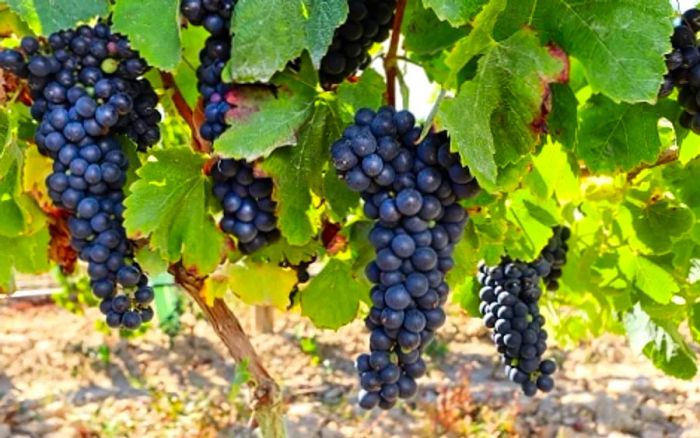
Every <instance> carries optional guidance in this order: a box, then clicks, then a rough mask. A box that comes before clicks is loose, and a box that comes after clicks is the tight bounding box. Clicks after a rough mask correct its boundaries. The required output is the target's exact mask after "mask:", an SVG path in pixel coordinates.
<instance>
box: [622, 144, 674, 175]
mask: <svg viewBox="0 0 700 438" xmlns="http://www.w3.org/2000/svg"><path fill="white" fill-rule="evenodd" d="M679 155H680V149H678V147H670V148H668V149H666V150H665V151H663V152H662V153H661V155H660V156H659V158H658V159H657V160H656V162H655V163H653V164H642V165H640V166H638V167H637V168H636V169H633V170H631V171H630V172H629V173H628V174H627V181H632V180H634V179H635V178H636V177H637V175H639V174H640V173H642V171H644V170H646V169H652V168H654V167H658V166H663V165H664V164H668V163H673V162H674V161H676V160H678V157H679Z"/></svg>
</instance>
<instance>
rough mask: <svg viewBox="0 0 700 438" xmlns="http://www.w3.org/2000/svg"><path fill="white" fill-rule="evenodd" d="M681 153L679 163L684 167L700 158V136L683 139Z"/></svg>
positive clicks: (689, 136)
mask: <svg viewBox="0 0 700 438" xmlns="http://www.w3.org/2000/svg"><path fill="white" fill-rule="evenodd" d="M680 145H681V152H680V154H678V161H680V163H681V164H682V165H684V166H685V165H686V164H688V163H690V162H691V161H692V160H693V159H695V158H696V157H698V156H700V136H699V135H692V134H691V135H688V136H686V137H685V138H684V139H683V142H682V143H681V144H680Z"/></svg>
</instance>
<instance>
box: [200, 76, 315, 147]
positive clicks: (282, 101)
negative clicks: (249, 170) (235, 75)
mask: <svg viewBox="0 0 700 438" xmlns="http://www.w3.org/2000/svg"><path fill="white" fill-rule="evenodd" d="M277 84H278V85H279V88H278V89H277V92H276V94H275V95H273V94H272V92H271V91H270V90H269V89H268V88H266V87H261V86H245V85H244V86H236V87H234V88H233V90H232V91H231V93H230V95H231V96H232V97H233V102H234V105H235V108H234V109H233V110H231V112H230V114H229V115H228V119H229V120H228V121H229V122H230V125H231V126H229V127H228V129H227V130H226V132H224V134H223V135H222V136H221V137H219V139H218V140H217V141H216V143H215V144H214V147H215V149H216V151H217V152H218V153H220V154H223V155H225V156H227V157H233V158H237V159H246V160H255V159H257V158H260V157H265V156H267V155H269V154H270V153H271V152H272V151H274V150H275V149H276V148H278V147H281V146H288V145H294V144H296V133H297V132H298V130H299V129H300V128H301V126H302V125H303V124H304V123H305V122H306V121H307V119H308V118H309V116H310V115H311V114H312V113H313V102H314V96H315V92H316V91H315V89H314V88H313V87H312V86H310V85H308V84H305V83H303V82H302V81H301V79H300V78H299V77H297V76H293V75H291V74H288V73H282V74H280V75H278V76H277Z"/></svg>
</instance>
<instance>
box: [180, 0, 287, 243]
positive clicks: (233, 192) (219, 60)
mask: <svg viewBox="0 0 700 438" xmlns="http://www.w3.org/2000/svg"><path fill="white" fill-rule="evenodd" d="M235 3H236V2H235V1H234V0H183V1H182V3H181V7H180V9H181V11H182V15H184V16H185V18H187V20H188V21H189V22H190V24H192V25H195V26H203V27H204V28H205V29H206V30H207V32H209V33H210V36H209V37H208V38H207V40H206V43H205V46H204V48H202V50H201V51H200V52H199V60H200V62H201V64H200V66H199V68H197V80H198V82H197V87H198V89H199V92H200V94H201V95H202V98H203V99H204V115H205V121H204V123H203V124H202V126H201V127H200V130H199V132H200V135H201V136H202V138H204V139H205V140H208V141H214V140H216V139H217V138H218V137H219V136H221V134H223V133H224V131H225V130H226V127H227V124H226V118H227V115H228V114H229V113H230V111H231V110H232V109H233V108H234V104H235V95H234V92H233V87H232V85H231V84H226V83H224V81H223V79H222V77H221V73H222V71H223V69H224V66H225V65H226V63H227V62H228V60H229V59H230V58H231V31H230V28H231V16H232V14H233V11H234V7H235ZM212 178H213V179H214V195H215V196H216V197H217V199H218V200H219V201H220V202H221V206H222V208H223V210H224V216H223V217H222V219H221V221H220V223H219V225H220V227H221V229H222V231H224V232H225V233H228V234H232V235H233V236H235V237H236V239H237V241H238V247H239V249H240V250H241V251H242V252H244V253H252V252H255V251H257V250H259V249H260V248H262V247H264V246H265V245H267V244H269V243H271V242H274V241H275V240H277V239H278V238H279V236H280V232H279V230H278V229H277V219H276V217H275V214H274V213H275V209H276V207H277V205H276V203H275V202H274V201H273V200H272V188H273V185H272V179H271V178H267V177H260V176H257V175H255V172H254V169H253V166H252V165H251V164H250V163H247V162H245V161H244V160H233V159H221V160H219V161H218V162H217V163H216V165H215V166H214V167H213V169H212Z"/></svg>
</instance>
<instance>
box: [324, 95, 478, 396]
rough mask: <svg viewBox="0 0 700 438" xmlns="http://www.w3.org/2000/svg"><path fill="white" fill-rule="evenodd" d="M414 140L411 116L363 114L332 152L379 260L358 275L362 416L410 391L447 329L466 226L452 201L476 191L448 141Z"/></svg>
mask: <svg viewBox="0 0 700 438" xmlns="http://www.w3.org/2000/svg"><path fill="white" fill-rule="evenodd" d="M420 133H421V130H420V128H419V127H416V126H415V118H414V116H413V115H412V114H411V113H410V112H408V111H399V112H396V111H395V110H394V109H392V108H389V107H384V108H381V109H380V110H379V111H377V112H376V113H375V112H374V111H371V110H369V109H362V110H359V111H358V112H357V113H356V115H355V124H353V125H351V126H349V127H347V128H346V129H345V132H344V134H343V137H342V138H341V139H340V140H338V141H337V142H335V143H334V144H333V146H332V151H331V152H332V160H333V164H334V166H335V168H336V170H337V171H338V173H339V175H340V176H342V178H343V179H344V180H345V182H346V183H347V185H348V186H349V187H350V189H352V190H354V191H356V192H359V193H360V194H361V196H362V198H363V200H364V212H365V214H366V215H367V217H369V218H370V219H373V220H374V221H375V223H374V227H373V229H372V231H371V232H370V236H369V237H370V241H371V243H372V245H373V246H374V248H375V252H376V259H375V260H374V261H373V262H371V263H370V264H369V265H368V266H367V268H366V271H365V272H366V275H367V278H368V279H369V280H370V281H371V282H372V283H374V287H373V288H372V290H371V300H372V308H371V309H370V313H369V315H368V316H367V318H366V320H365V323H366V326H367V328H368V329H369V330H370V331H371V334H370V339H369V344H370V353H369V354H362V355H360V356H359V357H358V359H357V370H358V372H359V373H360V385H361V387H362V391H361V392H360V395H359V404H360V406H361V407H363V408H365V409H371V408H373V407H375V406H379V407H380V408H382V409H389V408H391V407H392V406H394V404H395V403H396V401H397V399H398V398H409V397H412V396H413V395H414V394H415V393H416V391H417V385H416V381H415V379H417V378H419V377H421V376H422V375H423V374H425V372H426V364H425V361H424V360H423V358H422V357H421V356H422V353H423V351H424V349H425V348H426V347H427V345H428V344H429V343H430V342H431V341H432V339H433V337H434V334H435V330H437V329H438V328H440V327H441V326H442V325H443V324H444V323H445V311H444V310H443V306H444V304H445V302H446V301H447V296H448V293H449V287H448V285H447V283H446V282H445V274H446V273H447V272H448V271H449V270H450V269H451V268H452V267H453V265H454V261H453V259H452V253H453V251H454V244H455V243H456V242H457V241H458V240H459V239H460V238H461V236H462V233H463V230H464V226H465V224H466V222H467V214H466V211H465V210H464V208H463V207H461V206H460V205H459V204H458V201H459V200H460V199H464V198H466V197H470V196H474V195H476V194H477V193H478V191H479V186H478V185H477V183H476V180H474V178H473V177H472V175H471V174H470V173H469V170H468V169H466V168H464V167H462V165H461V164H460V162H459V159H458V157H457V155H456V154H453V153H451V152H450V145H449V139H448V138H447V135H446V134H445V133H430V134H429V135H428V136H427V137H426V138H425V139H424V140H423V141H422V142H420V143H418V140H419V137H420Z"/></svg>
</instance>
